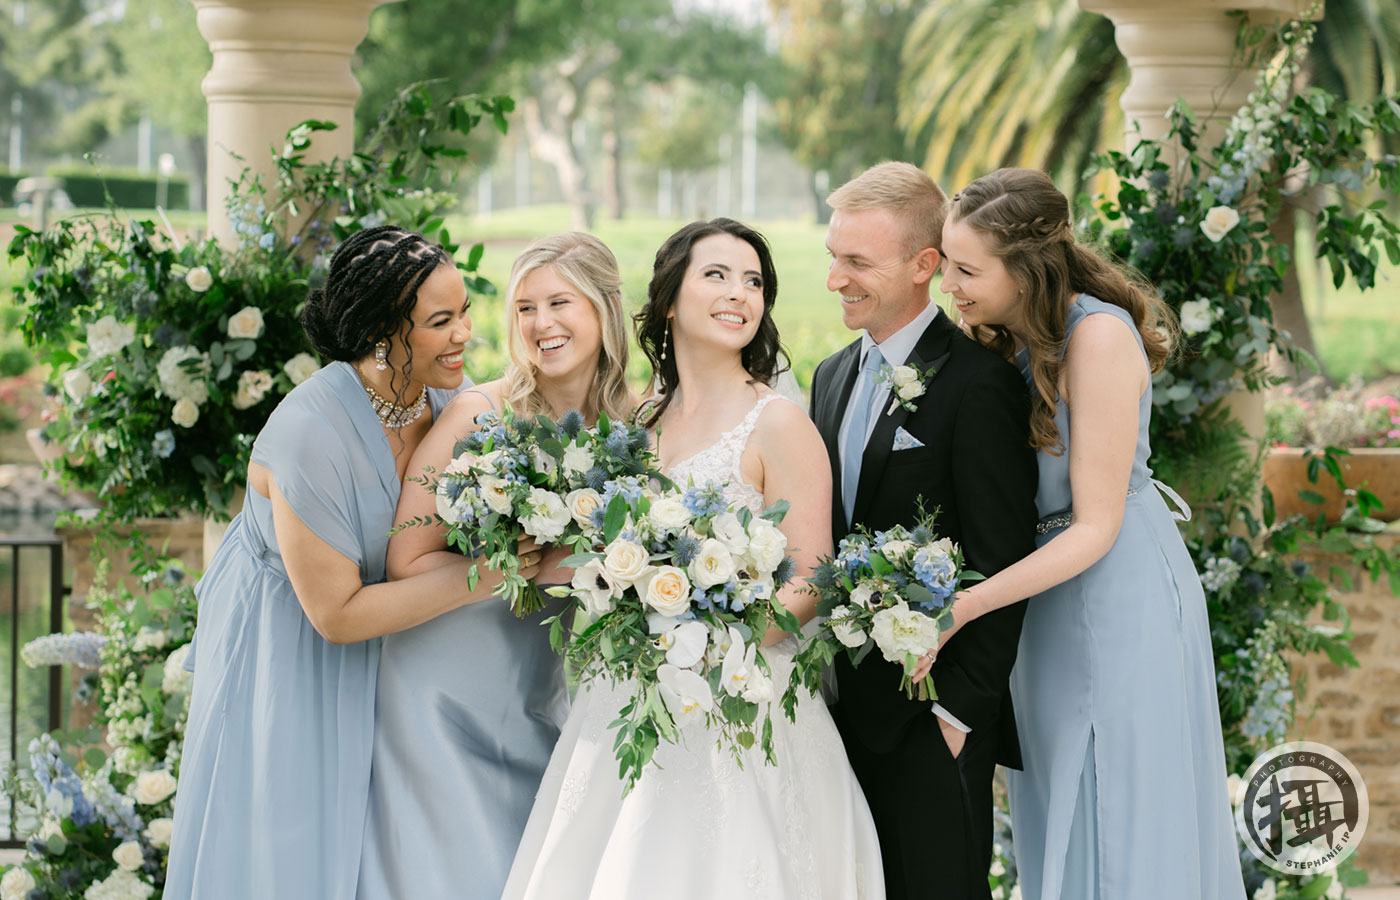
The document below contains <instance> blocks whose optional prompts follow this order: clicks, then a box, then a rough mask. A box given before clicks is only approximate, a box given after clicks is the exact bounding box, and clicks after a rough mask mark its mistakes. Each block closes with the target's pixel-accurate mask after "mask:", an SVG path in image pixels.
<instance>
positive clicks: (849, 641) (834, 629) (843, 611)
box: [827, 606, 865, 647]
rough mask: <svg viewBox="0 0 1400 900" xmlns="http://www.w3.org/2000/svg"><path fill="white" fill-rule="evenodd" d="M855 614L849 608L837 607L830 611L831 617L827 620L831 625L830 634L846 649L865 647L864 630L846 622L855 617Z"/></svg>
mask: <svg viewBox="0 0 1400 900" xmlns="http://www.w3.org/2000/svg"><path fill="white" fill-rule="evenodd" d="M855 612H856V611H855V610H853V609H851V608H850V607H849V606H838V607H836V608H835V609H833V610H832V611H831V617H830V618H829V619H828V620H827V621H828V622H829V623H830V624H831V633H832V634H834V635H836V639H837V640H838V641H840V642H841V643H842V644H844V645H845V646H847V647H862V646H864V645H865V629H864V628H860V627H858V626H856V625H855V624H853V623H851V622H848V621H846V620H847V619H849V618H850V617H851V616H853V615H855Z"/></svg>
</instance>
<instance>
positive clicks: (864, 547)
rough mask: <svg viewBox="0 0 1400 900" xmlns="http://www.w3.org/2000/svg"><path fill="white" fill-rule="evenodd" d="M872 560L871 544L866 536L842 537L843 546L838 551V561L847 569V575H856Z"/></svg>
mask: <svg viewBox="0 0 1400 900" xmlns="http://www.w3.org/2000/svg"><path fill="white" fill-rule="evenodd" d="M869 560H870V545H869V544H867V543H866V542H865V539H864V538H859V537H844V538H842V539H841V546H840V547H839V548H838V549H837V551H836V562H837V563H839V564H840V565H841V566H842V568H844V569H845V570H846V574H847V575H851V576H854V575H855V574H856V573H857V572H859V571H860V569H861V567H863V566H864V565H865V564H866V563H867V562H868V561H869Z"/></svg>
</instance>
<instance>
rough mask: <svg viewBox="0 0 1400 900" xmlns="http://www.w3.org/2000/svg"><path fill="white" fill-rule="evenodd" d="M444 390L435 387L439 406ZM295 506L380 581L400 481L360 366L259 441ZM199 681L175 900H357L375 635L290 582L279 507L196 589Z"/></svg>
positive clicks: (178, 809)
mask: <svg viewBox="0 0 1400 900" xmlns="http://www.w3.org/2000/svg"><path fill="white" fill-rule="evenodd" d="M452 393H454V392H449V391H436V390H431V391H429V396H430V399H431V401H432V408H433V413H434V415H436V413H437V412H438V410H440V409H441V408H442V407H443V405H445V404H446V402H447V401H448V400H449V399H450V397H451V395H452ZM252 458H253V461H254V462H256V463H259V464H260V465H263V466H265V467H267V469H268V470H269V471H271V472H272V476H273V480H274V482H275V483H276V485H277V489H278V490H279V491H280V492H281V493H282V496H284V497H285V498H286V499H287V503H288V504H289V505H290V506H291V508H292V510H293V512H295V513H296V515H297V517H298V518H299V519H301V521H302V522H303V523H305V524H306V525H307V527H309V528H310V529H311V530H312V531H313V532H315V533H316V535H317V536H319V537H320V538H321V539H322V540H324V541H325V542H326V543H327V544H329V545H330V546H331V547H333V548H335V549H336V550H337V551H338V552H340V553H341V554H342V555H344V556H345V557H346V558H347V559H350V560H352V561H353V562H354V563H355V564H356V565H358V566H359V568H360V579H361V580H362V581H363V582H364V583H365V584H373V583H375V582H379V581H383V580H384V560H385V557H384V554H385V549H386V548H387V546H388V541H389V530H390V529H391V528H392V527H393V524H394V509H395V507H396V506H397V505H398V500H399V488H400V482H399V479H398V474H397V471H396V468H395V465H394V455H393V450H392V449H391V448H390V446H389V439H388V438H387V437H386V435H385V433H384V430H383V428H382V427H381V426H380V424H379V419H378V418H377V417H376V416H375V414H374V410H373V409H372V408H371V407H370V403H369V398H368V397H367V396H366V394H365V390H364V387H363V386H362V384H361V382H360V378H359V375H358V374H357V373H356V372H355V370H354V368H353V367H351V366H350V365H349V364H348V363H343V362H336V363H331V364H330V365H328V366H326V367H325V368H324V369H321V370H320V371H319V372H317V373H316V374H315V375H313V376H312V377H311V378H309V379H307V380H306V381H305V382H304V383H302V384H301V385H299V386H297V387H296V388H295V389H294V390H293V391H292V392H291V393H290V394H288V395H287V396H286V397H285V398H284V399H283V400H282V402H281V403H280V404H279V405H278V407H277V409H276V410H274V411H273V413H272V415H271V416H270V417H269V418H268V421H267V424H266V425H265V426H264V427H263V430H262V432H261V433H260V434H259V435H258V437H257V441H256V442H255V443H254V444H253V455H252ZM196 595H197V596H198V598H199V623H198V627H197V629H196V632H195V639H196V645H197V646H196V647H195V649H194V650H193V652H192V654H191V655H192V658H193V660H194V684H193V693H192V696H191V699H190V713H189V721H188V724H187V726H186V730H185V745H184V751H183V757H182V759H181V763H180V773H179V790H178V792H177V794H176V799H175V830H174V835H173V837H172V839H171V848H170V866H169V872H168V874H167V876H166V883H165V893H164V897H165V898H166V900H220V898H229V900H234V898H237V900H243V898H247V897H258V898H260V900H269V898H287V900H320V898H325V900H348V898H350V897H353V896H354V895H355V886H356V878H357V876H358V874H359V869H360V850H361V846H362V844H363V836H364V828H365V813H366V808H367V804H368V798H369V774H370V748H371V746H372V744H373V739H374V685H375V674H376V672H377V670H378V666H379V653H380V640H379V639H374V640H369V641H362V642H359V643H354V644H346V645H343V646H338V645H335V644H332V643H330V642H328V641H326V640H325V639H324V638H322V637H321V636H320V634H318V633H317V632H316V630H315V629H314V628H313V627H312V626H311V623H310V621H309V620H308V619H307V618H306V614H305V613H304V612H303V611H302V608H301V603H300V602H299V601H298V600H297V597H296V594H295V593H294V592H293V590H292V584H291V582H290V581H289V580H288V579H287V572H286V568H285V566H284V565H283V561H282V557H281V556H280V554H279V553H278V548H277V534H276V532H275V531H274V530H273V525H272V504H271V502H270V501H269V500H268V498H266V497H264V496H262V495H261V494H259V493H258V492H257V491H255V490H253V488H252V486H251V485H250V486H249V487H248V492H247V499H246V500H245V502H244V508H243V512H242V513H240V514H239V515H238V516H237V517H236V518H235V519H234V520H233V523H232V524H231V525H230V526H229V529H228V532H227V534H226V535H225V537H224V540H223V542H222V543H221V544H220V545H219V549H218V551H217V552H216V553H215V554H214V558H213V560H211V561H210V563H209V566H208V569H207V570H206V571H205V573H204V577H203V578H202V579H201V580H200V582H199V584H198V586H197V587H196Z"/></svg>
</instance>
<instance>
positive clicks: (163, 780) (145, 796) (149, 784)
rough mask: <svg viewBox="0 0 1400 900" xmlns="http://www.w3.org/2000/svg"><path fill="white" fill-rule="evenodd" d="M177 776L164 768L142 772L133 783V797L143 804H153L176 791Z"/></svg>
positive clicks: (131, 791) (131, 792)
mask: <svg viewBox="0 0 1400 900" xmlns="http://www.w3.org/2000/svg"><path fill="white" fill-rule="evenodd" d="M175 788H176V781H175V776H173V775H171V774H170V773H169V772H167V771H165V770H164V769H157V770H155V771H154V772H142V773H141V774H140V775H137V776H136V781H135V782H133V783H132V785H131V790H130V792H129V793H130V794H131V799H133V800H135V801H136V802H137V803H140V804H141V805H142V806H153V805H155V804H157V803H159V802H161V801H162V800H164V799H165V798H166V797H169V796H170V795H171V794H173V793H175Z"/></svg>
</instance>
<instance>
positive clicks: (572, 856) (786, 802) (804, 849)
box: [503, 394, 885, 900]
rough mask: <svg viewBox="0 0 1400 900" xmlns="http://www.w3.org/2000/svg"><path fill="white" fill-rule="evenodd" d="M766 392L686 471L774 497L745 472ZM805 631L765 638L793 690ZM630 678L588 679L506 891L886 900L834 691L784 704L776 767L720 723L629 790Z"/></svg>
mask: <svg viewBox="0 0 1400 900" xmlns="http://www.w3.org/2000/svg"><path fill="white" fill-rule="evenodd" d="M774 400H779V401H780V402H790V401H788V400H786V399H785V398H781V397H780V396H779V395H777V394H770V395H768V396H766V397H763V398H762V399H760V400H759V401H758V403H757V405H755V406H754V408H753V410H751V411H750V412H749V414H748V415H747V416H746V417H745V418H744V420H743V421H742V422H741V423H740V424H739V425H738V426H737V427H735V428H734V429H733V430H731V431H729V432H726V433H725V434H724V435H722V436H721V437H720V439H719V441H717V442H716V443H715V444H713V445H712V446H710V447H708V448H706V449H705V450H702V451H701V452H699V453H697V454H696V455H694V456H692V457H690V458H689V459H687V460H685V461H684V462H681V463H679V464H677V465H676V466H674V467H672V469H671V470H670V471H669V472H668V473H667V474H669V475H670V476H671V477H672V478H673V479H675V480H676V481H677V483H679V484H686V483H688V482H690V481H691V480H692V479H693V480H694V483H696V484H702V483H706V482H715V483H719V484H723V485H724V486H725V488H724V495H725V499H726V500H727V501H728V502H729V504H730V506H731V507H736V508H737V507H739V506H747V507H748V508H749V509H751V510H753V511H754V512H755V513H758V512H760V511H761V510H762V509H763V505H764V504H763V497H762V495H761V494H759V493H758V491H756V490H755V489H754V488H753V487H752V486H751V485H749V484H746V483H745V482H744V481H743V480H742V479H741V478H740V475H739V457H740V456H741V455H742V454H743V452H744V446H745V444H746V443H747V441H748V438H749V435H750V434H751V433H752V432H753V429H754V426H755V425H756V424H757V422H758V417H759V415H760V414H761V413H762V412H763V409H764V407H766V406H767V405H768V404H769V403H770V402H772V401H774ZM796 650H797V641H796V640H795V639H794V638H788V639H786V640H784V641H782V642H780V643H778V644H775V645H774V646H771V647H767V648H765V649H764V650H763V653H764V656H765V658H766V659H767V660H768V663H769V665H770V666H771V667H772V675H773V684H774V689H775V693H776V694H777V695H779V696H781V693H782V691H783V689H784V688H786V686H787V683H788V675H789V673H790V672H791V670H792V656H793V653H794V652H796ZM630 694H631V692H630V690H629V689H628V688H627V687H626V686H625V685H623V686H619V687H614V686H613V685H612V684H610V683H609V682H607V681H606V680H605V679H599V680H598V681H596V682H588V683H585V685H584V686H582V687H580V689H579V692H578V696H577V697H576V698H575V701H574V705H573V709H572V710H571V711H570V713H569V718H568V721H567V722H566V723H565V724H564V730H563V733H562V734H561V735H560V737H559V743H558V744H557V745H556V747H555V749H554V755H553V756H552V757H551V758H550V761H549V768H548V769H547V770H546V771H545V775H544V780H543V782H542V783H541V784H540V789H539V793H538V794H537V795H536V797H535V806H534V809H533V810H532V811H531V813H530V820H529V823H528V824H527V825H526V826H525V835H524V837H523V838H522V840H521V843H520V849H519V850H518V851H517V852H516V856H515V864H514V865H513V866H512V868H511V872H510V878H509V879H508V880H507V882H506V888H505V893H504V895H503V900H526V898H528V900H653V898H657V897H665V898H667V900H691V898H693V900H713V898H730V897H734V898H746V900H766V898H772V900H809V898H810V900H817V898H823V900H827V898H829V900H837V898H839V900H857V898H866V900H878V898H883V897H884V895H885V890H884V877H883V874H882V871H881V868H880V847H879V843H878V841H877V840H876V836H875V824H874V822H873V821H872V820H871V818H870V810H869V808H868V807H867V806H866V803H865V796H864V795H863V794H862V793H861V789H860V785H859V784H858V783H857V782H856V778H855V775H854V774H853V773H852V772H851V767H850V764H849V763H848V762H847V761H846V751H845V749H844V747H843V746H842V744H841V737H840V735H839V734H837V731H836V726H835V725H834V724H833V723H832V720H831V715H830V714H829V713H828V712H827V710H826V706H825V704H824V703H823V702H822V699H821V697H819V696H818V697H811V696H808V695H807V694H806V693H805V692H803V693H802V695H801V703H800V704H799V705H798V709H797V721H796V722H795V723H794V722H792V721H789V719H788V718H787V716H786V715H784V713H783V712H782V709H781V706H780V705H779V704H778V703H777V702H776V701H774V702H773V704H772V719H773V745H774V751H775V753H776V755H777V758H778V764H777V765H776V766H770V765H767V764H766V763H765V762H764V759H763V754H762V751H760V750H759V749H758V748H757V747H755V748H753V749H751V750H748V751H745V752H744V757H743V766H742V768H741V767H740V766H739V764H738V762H737V761H736V760H735V759H734V756H733V754H732V753H731V751H730V750H728V749H727V748H721V747H720V746H719V745H718V744H717V742H716V739H715V734H714V733H713V732H710V731H707V730H705V729H704V728H697V729H691V730H688V731H686V732H683V735H684V737H683V741H684V742H683V743H681V744H668V743H666V742H664V741H663V742H662V744H661V746H660V747H659V748H658V749H657V751H656V756H655V759H654V761H653V763H651V764H649V765H648V767H647V769H646V771H645V773H644V774H643V775H642V777H641V779H640V780H639V781H638V782H637V784H636V786H635V787H633V789H632V792H631V793H630V794H628V795H627V796H626V797H625V798H624V797H623V796H622V781H621V780H620V779H619V777H618V764H617V761H616V759H615V758H614V756H613V731H612V729H610V728H609V727H608V725H609V723H611V722H612V721H613V720H615V719H616V718H617V712H618V710H620V709H621V708H622V707H623V706H624V705H625V704H626V703H627V701H628V699H630Z"/></svg>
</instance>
